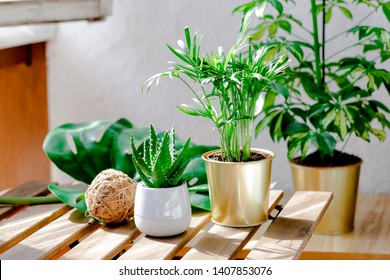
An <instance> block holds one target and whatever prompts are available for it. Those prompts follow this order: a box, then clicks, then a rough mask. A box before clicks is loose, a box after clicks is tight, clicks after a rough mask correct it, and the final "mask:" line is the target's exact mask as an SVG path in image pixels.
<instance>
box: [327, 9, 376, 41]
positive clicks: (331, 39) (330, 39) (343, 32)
mask: <svg viewBox="0 0 390 280" xmlns="http://www.w3.org/2000/svg"><path fill="white" fill-rule="evenodd" d="M374 13H375V10H373V11H371V13H369V14H367V15H366V16H365V17H364V18H362V19H361V20H360V21H359V22H358V23H356V24H355V26H358V25H360V24H361V23H362V22H363V21H365V20H366V19H367V18H369V17H370V16H371V15H373V14H374ZM348 31H349V29H346V30H344V31H342V32H340V33H338V34H336V35H334V36H332V37H330V38H329V39H328V40H327V41H326V42H330V41H333V40H334V39H336V38H338V37H340V36H341V35H343V34H345V33H347V32H348Z"/></svg>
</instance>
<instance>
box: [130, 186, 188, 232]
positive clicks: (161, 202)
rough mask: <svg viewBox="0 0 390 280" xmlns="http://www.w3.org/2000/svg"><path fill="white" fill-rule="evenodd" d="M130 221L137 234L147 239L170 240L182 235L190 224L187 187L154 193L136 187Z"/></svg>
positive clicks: (147, 188)
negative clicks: (160, 238) (150, 237)
mask: <svg viewBox="0 0 390 280" xmlns="http://www.w3.org/2000/svg"><path fill="white" fill-rule="evenodd" d="M134 221H135V225H136V227H137V228H138V230H139V231H141V232H142V233H144V234H146V235H150V236H158V237H163V236H172V235H177V234H180V233H182V232H184V231H186V230H187V228H188V226H189V225H190V222H191V204H190V197H189V194H188V190H187V185H186V184H183V185H180V186H177V187H173V188H161V189H156V188H149V187H147V186H145V184H144V183H143V182H141V183H138V185H137V191H136V194H135V202H134Z"/></svg>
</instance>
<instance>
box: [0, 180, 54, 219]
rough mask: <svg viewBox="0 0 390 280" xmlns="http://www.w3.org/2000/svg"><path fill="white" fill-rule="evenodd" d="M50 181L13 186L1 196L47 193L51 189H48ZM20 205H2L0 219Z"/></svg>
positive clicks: (26, 195) (29, 195) (28, 195)
mask: <svg viewBox="0 0 390 280" xmlns="http://www.w3.org/2000/svg"><path fill="white" fill-rule="evenodd" d="M48 185H49V182H27V183H25V184H22V185H20V186H19V187H17V188H12V189H10V190H8V191H6V192H4V193H2V195H1V196H6V197H32V196H39V195H47V194H48V193H50V191H49V190H48V189H47V186H48ZM18 208H20V206H12V205H4V204H3V205H0V220H1V219H3V218H5V217H7V215H9V213H10V212H12V211H13V210H14V209H18Z"/></svg>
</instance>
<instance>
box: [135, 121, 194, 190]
mask: <svg viewBox="0 0 390 280" xmlns="http://www.w3.org/2000/svg"><path fill="white" fill-rule="evenodd" d="M189 147H190V138H188V139H187V141H186V142H185V144H184V147H183V148H181V149H180V150H177V149H176V145H175V130H174V127H172V130H171V132H170V133H168V132H165V133H164V136H163V137H162V139H161V140H159V139H158V138H157V134H156V131H155V129H154V127H153V125H150V136H149V138H148V139H146V140H145V141H144V142H143V143H142V144H141V145H140V146H139V147H138V148H136V147H135V144H134V137H131V149H132V152H133V154H132V158H133V162H134V166H135V168H136V169H137V171H138V174H139V176H140V178H141V179H142V181H143V182H144V183H145V185H146V186H148V187H149V188H169V187H175V186H178V185H180V184H182V183H183V182H184V181H185V180H188V178H185V177H183V173H184V170H185V169H186V167H187V165H188V163H189V158H188V157H187V155H188V151H189Z"/></svg>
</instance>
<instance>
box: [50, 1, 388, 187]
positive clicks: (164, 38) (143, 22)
mask: <svg viewBox="0 0 390 280" xmlns="http://www.w3.org/2000/svg"><path fill="white" fill-rule="evenodd" d="M245 2H246V1H242V0H241V1H226V0H213V1H209V0H197V1H190V0H180V1H179V0H164V1H160V0H148V1H144V0H131V1H126V0H117V1H114V9H113V16H111V17H109V18H108V19H107V20H105V21H103V22H94V23H90V22H74V23H63V24H60V25H59V26H58V31H57V35H56V37H55V39H54V40H52V41H50V42H49V44H48V50H47V55H48V83H49V85H48V91H49V119H50V127H51V128H54V127H56V126H58V125H61V124H63V123H68V122H84V121H90V120H95V119H112V120H116V119H118V118H121V117H125V118H128V119H129V120H131V121H132V122H133V123H135V124H138V125H144V126H148V125H149V123H153V124H155V126H156V127H157V128H159V129H169V128H170V127H171V126H172V125H173V124H175V126H176V131H177V133H178V134H180V135H181V137H182V138H185V137H188V136H192V139H193V141H194V142H195V143H198V144H218V140H217V135H216V133H215V132H214V131H213V129H212V127H211V124H210V123H209V122H208V121H205V120H202V119H199V118H194V117H191V116H187V115H184V114H183V113H181V112H180V111H178V110H177V109H176V106H177V105H179V104H181V103H184V102H186V101H188V100H190V94H189V93H188V91H187V90H186V89H185V88H184V87H183V85H182V84H180V83H179V82H178V81H170V80H169V79H165V80H161V82H160V85H159V86H158V87H154V88H152V91H151V94H149V95H146V94H142V93H141V91H140V88H141V85H142V83H143V82H144V81H145V80H146V79H147V78H149V77H150V76H151V75H153V74H155V73H158V72H160V71H163V70H164V69H166V67H167V64H166V62H167V61H169V60H171V59H173V57H172V55H171V54H170V52H169V50H168V49H167V48H166V44H167V43H169V44H173V45H175V44H176V41H177V39H180V38H183V29H184V27H185V26H189V27H190V29H191V30H192V31H193V32H195V31H199V32H200V33H202V34H205V37H204V38H203V41H202V42H203V50H210V49H213V50H216V49H217V47H218V46H223V47H224V48H226V49H228V48H229V47H230V45H231V44H232V43H234V41H235V36H236V33H237V31H238V28H239V23H240V16H239V15H238V14H235V15H232V14H231V11H232V10H233V8H234V7H235V6H236V5H238V4H239V3H245ZM298 2H301V1H298ZM296 12H302V11H301V10H300V9H296ZM308 19H309V17H308ZM336 28H339V27H338V26H335V29H336ZM388 99H389V98H388V95H387V94H384V97H383V100H384V102H386V103H387V104H389V102H388V101H389V100H388ZM389 143H390V139H388V140H386V142H384V143H377V142H376V141H374V142H373V143H371V144H367V143H363V142H362V141H361V140H356V141H355V139H353V140H351V141H350V145H349V147H348V148H347V151H348V152H351V153H354V154H356V155H358V156H360V157H362V158H363V159H364V164H363V167H362V174H361V184H360V190H361V192H371V193H390V185H389V182H390V172H389V171H388V170H390V160H389V159H388V156H389V155H390V145H389ZM254 146H257V147H263V148H267V149H271V150H273V151H275V153H276V155H277V156H276V158H275V161H274V163H273V168H274V169H273V180H275V181H278V185H277V187H278V188H280V189H285V190H289V191H291V190H292V183H291V175H290V170H289V165H288V162H287V159H286V156H285V155H286V144H285V143H277V144H275V143H272V142H271V141H270V138H269V136H268V133H263V134H262V135H261V137H260V138H259V139H257V140H256V141H255V143H254ZM52 177H53V178H52V179H53V180H55V181H58V182H61V183H66V182H69V181H70V180H71V179H70V178H68V177H67V176H65V175H64V174H63V173H62V172H60V171H59V170H57V169H56V168H55V167H53V168H52Z"/></svg>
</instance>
